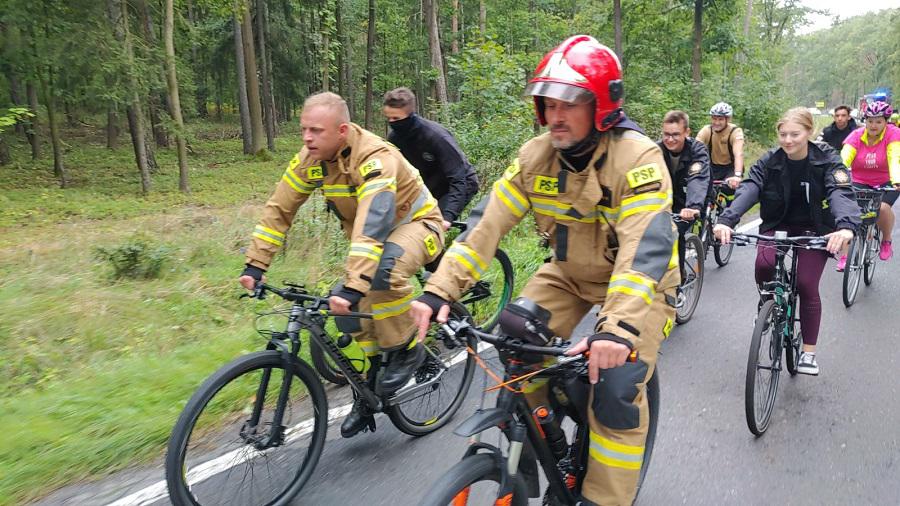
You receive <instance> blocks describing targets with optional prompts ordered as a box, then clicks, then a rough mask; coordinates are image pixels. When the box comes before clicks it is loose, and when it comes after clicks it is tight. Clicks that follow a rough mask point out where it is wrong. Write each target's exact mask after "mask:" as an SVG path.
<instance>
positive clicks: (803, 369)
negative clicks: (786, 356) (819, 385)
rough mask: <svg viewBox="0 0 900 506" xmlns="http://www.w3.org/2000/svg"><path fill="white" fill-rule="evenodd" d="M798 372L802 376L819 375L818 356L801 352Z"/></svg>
mask: <svg viewBox="0 0 900 506" xmlns="http://www.w3.org/2000/svg"><path fill="white" fill-rule="evenodd" d="M797 372H798V373H800V374H809V375H810V376H818V375H819V364H817V363H816V354H815V353H807V352H805V351H803V352H800V363H799V364H797Z"/></svg>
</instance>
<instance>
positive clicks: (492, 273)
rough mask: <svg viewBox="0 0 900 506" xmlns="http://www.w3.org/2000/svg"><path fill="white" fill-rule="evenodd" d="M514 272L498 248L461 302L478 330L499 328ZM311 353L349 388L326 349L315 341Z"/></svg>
mask: <svg viewBox="0 0 900 506" xmlns="http://www.w3.org/2000/svg"><path fill="white" fill-rule="evenodd" d="M452 228H454V229H456V230H458V231H459V232H463V231H465V230H466V222H464V221H455V222H453V223H452ZM446 243H447V244H446V247H445V251H446V248H447V247H449V245H450V243H451V240H450V238H449V237H448V240H447V241H446ZM439 260H440V259H438V260H435V261H434V262H433V263H432V265H436V264H437V263H438V262H439ZM514 272H515V271H514V270H513V266H512V262H511V261H510V259H509V255H507V254H506V252H505V251H503V250H502V249H499V248H498V249H497V253H496V254H495V255H494V259H493V260H492V261H491V263H490V265H488V268H487V269H486V270H485V273H484V275H483V276H482V277H481V279H480V280H478V281H477V282H476V283H475V284H474V285H472V287H471V288H469V289H468V290H466V291H465V292H464V293H463V294H462V296H461V297H460V300H459V302H460V304H462V305H463V306H464V307H466V308H467V310H468V312H469V315H470V316H471V317H472V320H473V321H474V322H475V326H476V327H478V328H480V329H482V330H484V331H485V332H491V331H492V330H494V327H496V326H497V323H498V322H499V321H500V311H502V310H503V308H504V307H506V304H508V303H509V300H510V298H511V297H512V291H513V286H514V283H515V279H514ZM430 274H431V273H430V272H428V271H427V270H425V269H421V270H420V271H419V272H418V273H416V276H415V278H416V280H417V281H418V283H419V286H423V287H424V286H425V282H426V280H427V278H428V276H429V275H430ZM309 351H310V360H311V361H312V363H313V366H315V368H316V371H317V372H318V373H319V375H320V376H322V378H324V379H325V380H326V381H328V382H330V383H334V384H335V385H340V386H342V385H346V384H347V378H345V377H344V376H343V374H341V371H340V370H338V368H337V366H336V365H335V364H334V362H333V361H331V360H329V359H328V357H327V355H326V354H325V353H324V352H323V351H322V348H321V347H320V346H319V345H318V344H317V343H316V342H315V341H313V342H312V343H311V345H310V350H309Z"/></svg>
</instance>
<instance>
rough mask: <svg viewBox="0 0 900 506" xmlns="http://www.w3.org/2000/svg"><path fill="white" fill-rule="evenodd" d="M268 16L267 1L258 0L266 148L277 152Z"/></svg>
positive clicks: (257, 15) (257, 13)
mask: <svg viewBox="0 0 900 506" xmlns="http://www.w3.org/2000/svg"><path fill="white" fill-rule="evenodd" d="M267 18H268V16H266V0H256V31H257V35H258V36H259V62H260V70H261V72H260V74H261V77H262V83H261V84H262V105H263V119H264V120H265V128H266V146H267V147H268V148H269V151H275V103H274V102H273V101H272V81H271V79H272V74H271V68H270V67H269V58H268V54H267V50H266V32H268V30H269V26H268V19H267Z"/></svg>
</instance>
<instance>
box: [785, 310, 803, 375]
mask: <svg viewBox="0 0 900 506" xmlns="http://www.w3.org/2000/svg"><path fill="white" fill-rule="evenodd" d="M794 325H795V327H794V335H793V336H792V337H791V342H790V343H789V344H788V345H787V346H785V347H784V362H785V367H787V370H788V373H790V375H791V377H794V376H796V375H797V372H798V370H797V366H798V365H800V345H801V344H803V331H802V330H800V329H798V328H797V326H799V325H800V322H799V321H795V322H794Z"/></svg>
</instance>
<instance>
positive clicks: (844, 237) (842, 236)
mask: <svg viewBox="0 0 900 506" xmlns="http://www.w3.org/2000/svg"><path fill="white" fill-rule="evenodd" d="M825 237H827V238H828V244H826V245H825V249H826V250H828V252H829V253H831V254H833V255H836V254H837V253H839V252H840V251H841V249H842V248H843V247H844V245H845V244H847V243H848V242H850V240H851V239H853V232H852V231H850V230H847V229H846V228H842V229H840V230H837V231H835V232H832V233H830V234H828V235H826V236H825Z"/></svg>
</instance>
